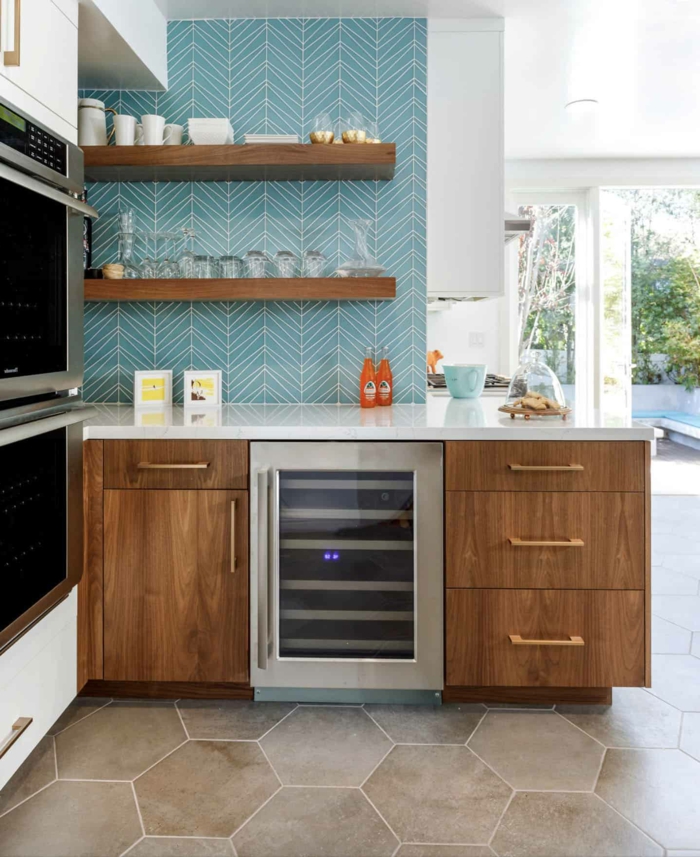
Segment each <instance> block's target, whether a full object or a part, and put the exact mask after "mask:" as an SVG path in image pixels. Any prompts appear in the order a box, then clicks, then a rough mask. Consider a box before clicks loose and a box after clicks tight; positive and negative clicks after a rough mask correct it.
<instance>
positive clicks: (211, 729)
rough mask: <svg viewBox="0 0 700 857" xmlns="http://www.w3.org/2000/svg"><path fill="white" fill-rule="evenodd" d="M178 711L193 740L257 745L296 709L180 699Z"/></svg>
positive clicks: (290, 704) (289, 705) (287, 705)
mask: <svg viewBox="0 0 700 857" xmlns="http://www.w3.org/2000/svg"><path fill="white" fill-rule="evenodd" d="M177 707H178V708H179V709H180V714H182V719H183V721H184V723H185V728H186V729H187V734H188V735H189V736H190V738H224V739H227V740H229V741H257V740H258V738H262V736H263V735H264V734H265V733H266V732H269V731H270V729H272V727H273V726H275V725H276V724H277V723H279V722H280V720H282V718H283V717H286V716H287V715H288V714H289V713H290V712H291V711H294V709H295V708H296V707H297V706H296V703H295V702H243V701H241V700H234V699H224V700H219V699H216V700H215V699H211V700H210V699H181V700H180V701H179V702H178V703H177Z"/></svg>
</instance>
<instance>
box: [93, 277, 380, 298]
mask: <svg viewBox="0 0 700 857" xmlns="http://www.w3.org/2000/svg"><path fill="white" fill-rule="evenodd" d="M395 297H396V279H395V278H394V277H318V278H317V279H302V278H299V279H276V278H272V277H267V278H264V279H259V280H250V279H243V278H241V279H238V280H213V279H212V280H85V300H86V301H342V300H390V299H391V298H395Z"/></svg>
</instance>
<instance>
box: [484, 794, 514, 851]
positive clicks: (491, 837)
mask: <svg viewBox="0 0 700 857" xmlns="http://www.w3.org/2000/svg"><path fill="white" fill-rule="evenodd" d="M515 794H516V793H515V792H511V795H510V797H509V798H508V803H507V804H506V805H505V806H504V807H503V812H502V813H501V814H500V816H499V818H498V821H497V822H496V826H495V827H494V829H493V833H492V834H491V836H490V837H489V841H488V842H487V843H486V844H487V845H488V846H489V848H491V843H492V842H493V840H494V839H495V838H496V834H497V833H498V828H499V827H500V826H501V822H502V821H503V819H504V818H505V814H506V813H507V812H508V809H509V807H510V805H511V804H512V803H513V799H514V798H515ZM491 850H492V851H493V848H491Z"/></svg>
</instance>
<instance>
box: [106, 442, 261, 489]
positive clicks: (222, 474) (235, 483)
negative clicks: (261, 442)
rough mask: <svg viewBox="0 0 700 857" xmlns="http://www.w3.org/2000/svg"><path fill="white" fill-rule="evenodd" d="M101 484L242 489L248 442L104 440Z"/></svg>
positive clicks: (246, 479)
mask: <svg viewBox="0 0 700 857" xmlns="http://www.w3.org/2000/svg"><path fill="white" fill-rule="evenodd" d="M154 465H155V466H154ZM104 487H105V488H185V489H187V488H238V489H242V490H245V489H247V488H248V442H247V441H245V440H106V441H105V443H104Z"/></svg>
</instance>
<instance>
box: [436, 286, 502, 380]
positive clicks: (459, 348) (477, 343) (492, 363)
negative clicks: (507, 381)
mask: <svg viewBox="0 0 700 857" xmlns="http://www.w3.org/2000/svg"><path fill="white" fill-rule="evenodd" d="M504 300H505V298H499V299H494V300H485V301H464V302H462V303H458V304H455V305H454V306H453V307H452V308H451V309H449V310H444V311H442V312H429V313H428V351H434V350H435V349H436V348H439V349H440V351H442V353H443V354H444V355H445V362H447V363H485V364H486V366H487V371H488V372H497V373H498V372H501V365H500V363H501V356H500V351H501V325H502V324H503V320H502V315H503V309H504V307H503V302H504Z"/></svg>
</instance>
